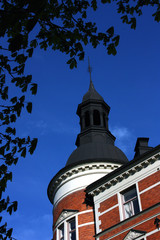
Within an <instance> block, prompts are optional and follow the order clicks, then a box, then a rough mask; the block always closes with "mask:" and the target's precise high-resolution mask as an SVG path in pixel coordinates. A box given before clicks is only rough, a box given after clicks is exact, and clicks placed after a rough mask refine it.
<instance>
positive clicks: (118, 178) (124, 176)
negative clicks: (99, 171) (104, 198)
mask: <svg viewBox="0 0 160 240" xmlns="http://www.w3.org/2000/svg"><path fill="white" fill-rule="evenodd" d="M158 160H160V153H158V154H156V155H155V156H152V157H151V158H148V159H146V160H144V161H143V162H140V163H137V165H136V166H133V167H132V168H130V169H127V170H126V171H125V172H123V173H121V174H119V175H118V176H116V177H114V178H112V179H111V180H109V181H106V182H105V183H104V184H102V185H100V186H98V187H97V188H95V189H94V190H92V191H90V192H89V194H91V195H92V196H96V195H98V194H99V193H101V192H103V191H104V190H105V189H109V188H110V187H111V186H113V185H116V184H117V183H119V182H122V181H123V180H125V179H127V178H128V177H129V176H131V175H134V174H135V173H136V172H139V171H141V170H142V169H144V168H146V167H148V166H149V165H151V164H153V163H154V162H156V161H158Z"/></svg>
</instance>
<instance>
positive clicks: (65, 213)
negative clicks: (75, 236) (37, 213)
mask: <svg viewBox="0 0 160 240" xmlns="http://www.w3.org/2000/svg"><path fill="white" fill-rule="evenodd" d="M77 212H78V210H69V209H68V210H67V209H64V210H63V211H62V212H61V214H60V216H59V217H58V219H57V222H56V224H55V226H57V225H58V224H59V223H60V222H63V221H64V220H65V219H66V218H68V217H71V216H72V215H74V214H75V213H77Z"/></svg>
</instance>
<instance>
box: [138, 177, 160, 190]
mask: <svg viewBox="0 0 160 240" xmlns="http://www.w3.org/2000/svg"><path fill="white" fill-rule="evenodd" d="M159 174H160V173H159ZM158 185H160V182H158V183H155V184H153V185H151V186H150V187H148V188H145V189H144V190H142V191H141V192H140V194H142V193H145V192H147V191H148V190H150V189H152V188H154V187H156V186H158Z"/></svg>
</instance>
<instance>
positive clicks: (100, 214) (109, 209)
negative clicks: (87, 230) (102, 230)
mask: <svg viewBox="0 0 160 240" xmlns="http://www.w3.org/2000/svg"><path fill="white" fill-rule="evenodd" d="M116 207H118V204H116V205H114V206H113V207H110V208H108V209H107V210H105V211H104V212H101V213H99V216H102V215H103V214H105V213H107V212H109V211H111V210H112V209H114V208H116Z"/></svg>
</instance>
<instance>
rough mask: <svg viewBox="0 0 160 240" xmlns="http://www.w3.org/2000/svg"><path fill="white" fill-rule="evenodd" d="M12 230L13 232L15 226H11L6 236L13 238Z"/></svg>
mask: <svg viewBox="0 0 160 240" xmlns="http://www.w3.org/2000/svg"><path fill="white" fill-rule="evenodd" d="M12 232H13V228H10V229H9V230H8V231H7V234H6V236H7V237H9V238H11V235H12Z"/></svg>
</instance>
